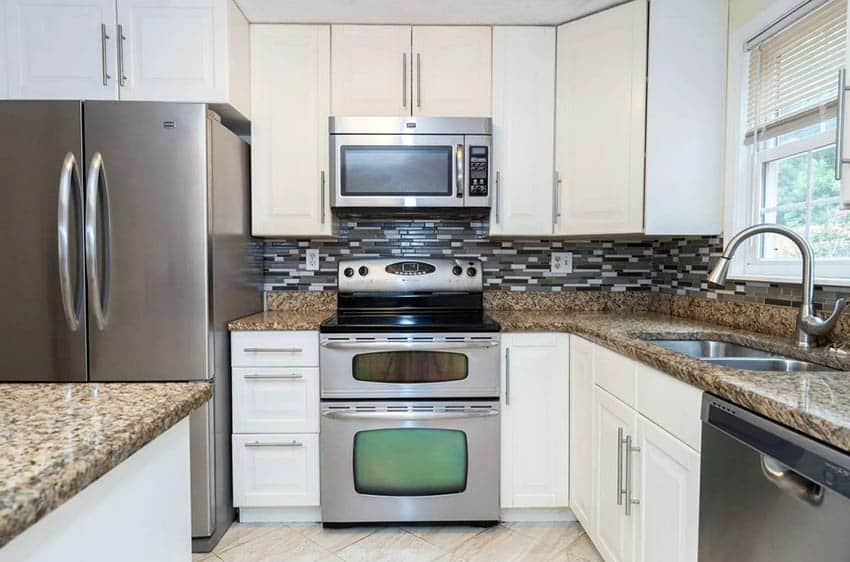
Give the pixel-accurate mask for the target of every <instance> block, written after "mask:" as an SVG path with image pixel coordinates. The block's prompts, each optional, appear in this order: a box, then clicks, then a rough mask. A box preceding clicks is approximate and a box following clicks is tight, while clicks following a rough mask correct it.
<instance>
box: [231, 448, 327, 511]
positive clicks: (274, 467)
mask: <svg viewBox="0 0 850 562" xmlns="http://www.w3.org/2000/svg"><path fill="white" fill-rule="evenodd" d="M233 503H234V505H236V506H238V507H292V506H316V505H319V435H318V434H315V433H311V434H299V433H291V434H273V435H267V434H254V435H251V434H245V435H234V436H233Z"/></svg>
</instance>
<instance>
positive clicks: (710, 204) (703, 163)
mask: <svg viewBox="0 0 850 562" xmlns="http://www.w3.org/2000/svg"><path fill="white" fill-rule="evenodd" d="M726 12H727V2H726V1H725V0H652V1H651V2H650V8H649V29H650V32H649V68H648V73H649V82H648V83H647V100H646V103H647V107H646V203H645V204H646V216H645V224H644V227H645V228H644V230H645V232H646V234H656V235H663V234H717V233H719V232H720V228H721V225H720V222H721V200H722V196H721V193H722V187H721V186H722V182H723V133H724V132H723V124H724V122H725V108H726V103H725V100H726V97H725V96H726V41H727V35H726V25H727V24H726V21H727V13H726Z"/></svg>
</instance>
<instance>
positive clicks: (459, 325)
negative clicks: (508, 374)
mask: <svg viewBox="0 0 850 562" xmlns="http://www.w3.org/2000/svg"><path fill="white" fill-rule="evenodd" d="M338 277H339V283H338V294H337V313H336V315H335V316H333V317H331V318H329V319H328V320H326V321H325V322H324V323H322V326H321V328H320V331H321V351H320V353H321V361H320V363H321V399H322V416H321V435H320V440H321V455H322V457H321V459H322V460H321V495H322V521H323V522H324V524H325V525H326V526H339V525H350V524H362V523H393V522H407V523H409V522H423V523H434V522H445V523H449V522H470V523H477V524H493V523H496V522H497V521H498V519H499V438H500V436H499V380H500V379H499V372H500V363H499V361H500V357H501V355H500V353H499V325H498V324H497V323H496V322H494V321H493V320H492V319H491V318H489V317H488V316H487V315H486V314H485V313H484V310H483V294H482V289H483V282H482V270H481V263H480V262H478V261H476V260H445V259H363V260H346V261H342V262H340V264H339V273H338Z"/></svg>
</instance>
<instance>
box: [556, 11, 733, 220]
mask: <svg viewBox="0 0 850 562" xmlns="http://www.w3.org/2000/svg"><path fill="white" fill-rule="evenodd" d="M726 13H727V3H726V2H725V0H658V1H655V0H653V1H652V2H649V3H648V2H647V1H646V0H633V1H632V2H628V3H626V4H622V5H619V6H616V7H614V8H610V9H608V10H604V11H602V12H599V13H597V14H593V15H591V16H588V17H585V18H582V19H579V20H576V21H572V22H568V23H566V24H564V25H561V26H560V27H559V28H558V86H557V96H556V97H557V102H556V103H557V110H556V123H557V132H556V141H555V146H556V149H555V169H556V171H557V172H558V173H559V175H560V182H561V183H560V189H559V190H558V201H557V202H556V208H557V210H558V217H557V219H558V220H557V224H556V227H555V233H556V234H561V235H588V234H627V233H638V232H643V233H646V234H654V235H674V234H717V233H719V232H720V218H721V217H720V215H721V209H720V206H721V190H722V185H721V182H722V170H723V163H722V154H723V129H722V127H723V123H724V112H725V76H726V71H725V68H726V41H727V36H726V20H727V17H726ZM647 77H648V78H647Z"/></svg>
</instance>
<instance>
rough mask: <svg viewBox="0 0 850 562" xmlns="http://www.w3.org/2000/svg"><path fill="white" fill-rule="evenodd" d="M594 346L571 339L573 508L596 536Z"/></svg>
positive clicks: (571, 489)
mask: <svg viewBox="0 0 850 562" xmlns="http://www.w3.org/2000/svg"><path fill="white" fill-rule="evenodd" d="M594 347H595V346H594V345H593V344H592V343H590V342H589V341H587V340H584V339H581V338H579V337H575V336H573V337H571V338H570V507H571V508H572V510H573V513H574V514H575V516H576V519H578V521H579V523H581V524H582V526H583V527H584V529H585V531H587V533H588V534H589V535H591V536H593V532H594V529H595V528H596V527H595V525H594V519H593V518H594V516H595V511H594V509H593V468H594V466H595V463H594V458H593V439H592V435H593V384H594V383H593V355H594Z"/></svg>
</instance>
